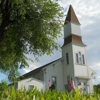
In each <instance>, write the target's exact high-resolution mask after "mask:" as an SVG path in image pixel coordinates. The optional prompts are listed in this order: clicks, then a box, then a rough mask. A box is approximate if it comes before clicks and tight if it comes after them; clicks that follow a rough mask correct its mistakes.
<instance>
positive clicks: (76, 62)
mask: <svg viewBox="0 0 100 100" xmlns="http://www.w3.org/2000/svg"><path fill="white" fill-rule="evenodd" d="M76 63H79V61H78V53H76Z"/></svg>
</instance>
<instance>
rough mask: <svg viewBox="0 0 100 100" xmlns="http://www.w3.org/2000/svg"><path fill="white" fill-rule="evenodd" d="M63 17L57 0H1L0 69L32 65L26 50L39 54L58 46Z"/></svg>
mask: <svg viewBox="0 0 100 100" xmlns="http://www.w3.org/2000/svg"><path fill="white" fill-rule="evenodd" d="M62 17H63V11H62V7H60V5H59V4H58V3H57V2H56V1H53V0H0V71H2V72H6V71H8V72H9V70H10V71H11V70H13V68H14V67H17V69H18V68H22V67H25V66H28V63H27V60H29V59H28V58H27V57H26V54H30V53H32V54H33V55H34V58H38V57H39V56H42V55H44V54H47V55H50V54H52V53H53V52H52V50H54V49H58V47H59V45H58V44H57V43H56V42H55V40H56V39H57V38H58V36H60V35H61V33H60V30H61V28H62Z"/></svg>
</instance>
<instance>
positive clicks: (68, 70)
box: [62, 5, 92, 92]
mask: <svg viewBox="0 0 100 100" xmlns="http://www.w3.org/2000/svg"><path fill="white" fill-rule="evenodd" d="M64 25H65V27H64V44H63V46H62V57H63V59H64V61H63V70H64V84H65V87H66V89H67V90H68V89H69V90H70V88H69V87H70V86H69V84H70V80H71V78H73V81H74V83H75V87H76V88H78V87H79V86H81V85H79V84H80V83H82V84H84V87H83V88H89V87H87V85H86V84H87V82H88V81H89V72H88V66H87V57H86V50H85V47H86V45H85V44H84V43H83V42H82V35H81V29H80V22H79V20H78V18H77V16H76V14H75V12H74V10H73V8H72V6H71V5H70V6H69V10H68V13H67V16H66V19H65V23H64ZM86 91H87V92H89V91H90V90H89V89H86ZM91 91H92V90H91Z"/></svg>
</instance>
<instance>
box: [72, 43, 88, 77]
mask: <svg viewBox="0 0 100 100" xmlns="http://www.w3.org/2000/svg"><path fill="white" fill-rule="evenodd" d="M72 48H73V61H74V72H75V76H84V77H85V76H89V73H88V67H87V56H86V50H85V46H82V45H78V44H74V43H73V44H72ZM78 52H81V54H84V59H85V65H82V64H77V63H76V53H78Z"/></svg>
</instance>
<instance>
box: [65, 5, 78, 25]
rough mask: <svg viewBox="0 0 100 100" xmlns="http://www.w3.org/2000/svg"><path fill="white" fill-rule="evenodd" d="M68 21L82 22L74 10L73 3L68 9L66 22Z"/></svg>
mask: <svg viewBox="0 0 100 100" xmlns="http://www.w3.org/2000/svg"><path fill="white" fill-rule="evenodd" d="M68 22H75V23H77V24H80V22H79V21H78V18H77V16H76V14H75V12H74V10H73V7H72V6H71V5H70V6H69V10H68V13H67V17H66V20H65V24H67V23H68Z"/></svg>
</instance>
